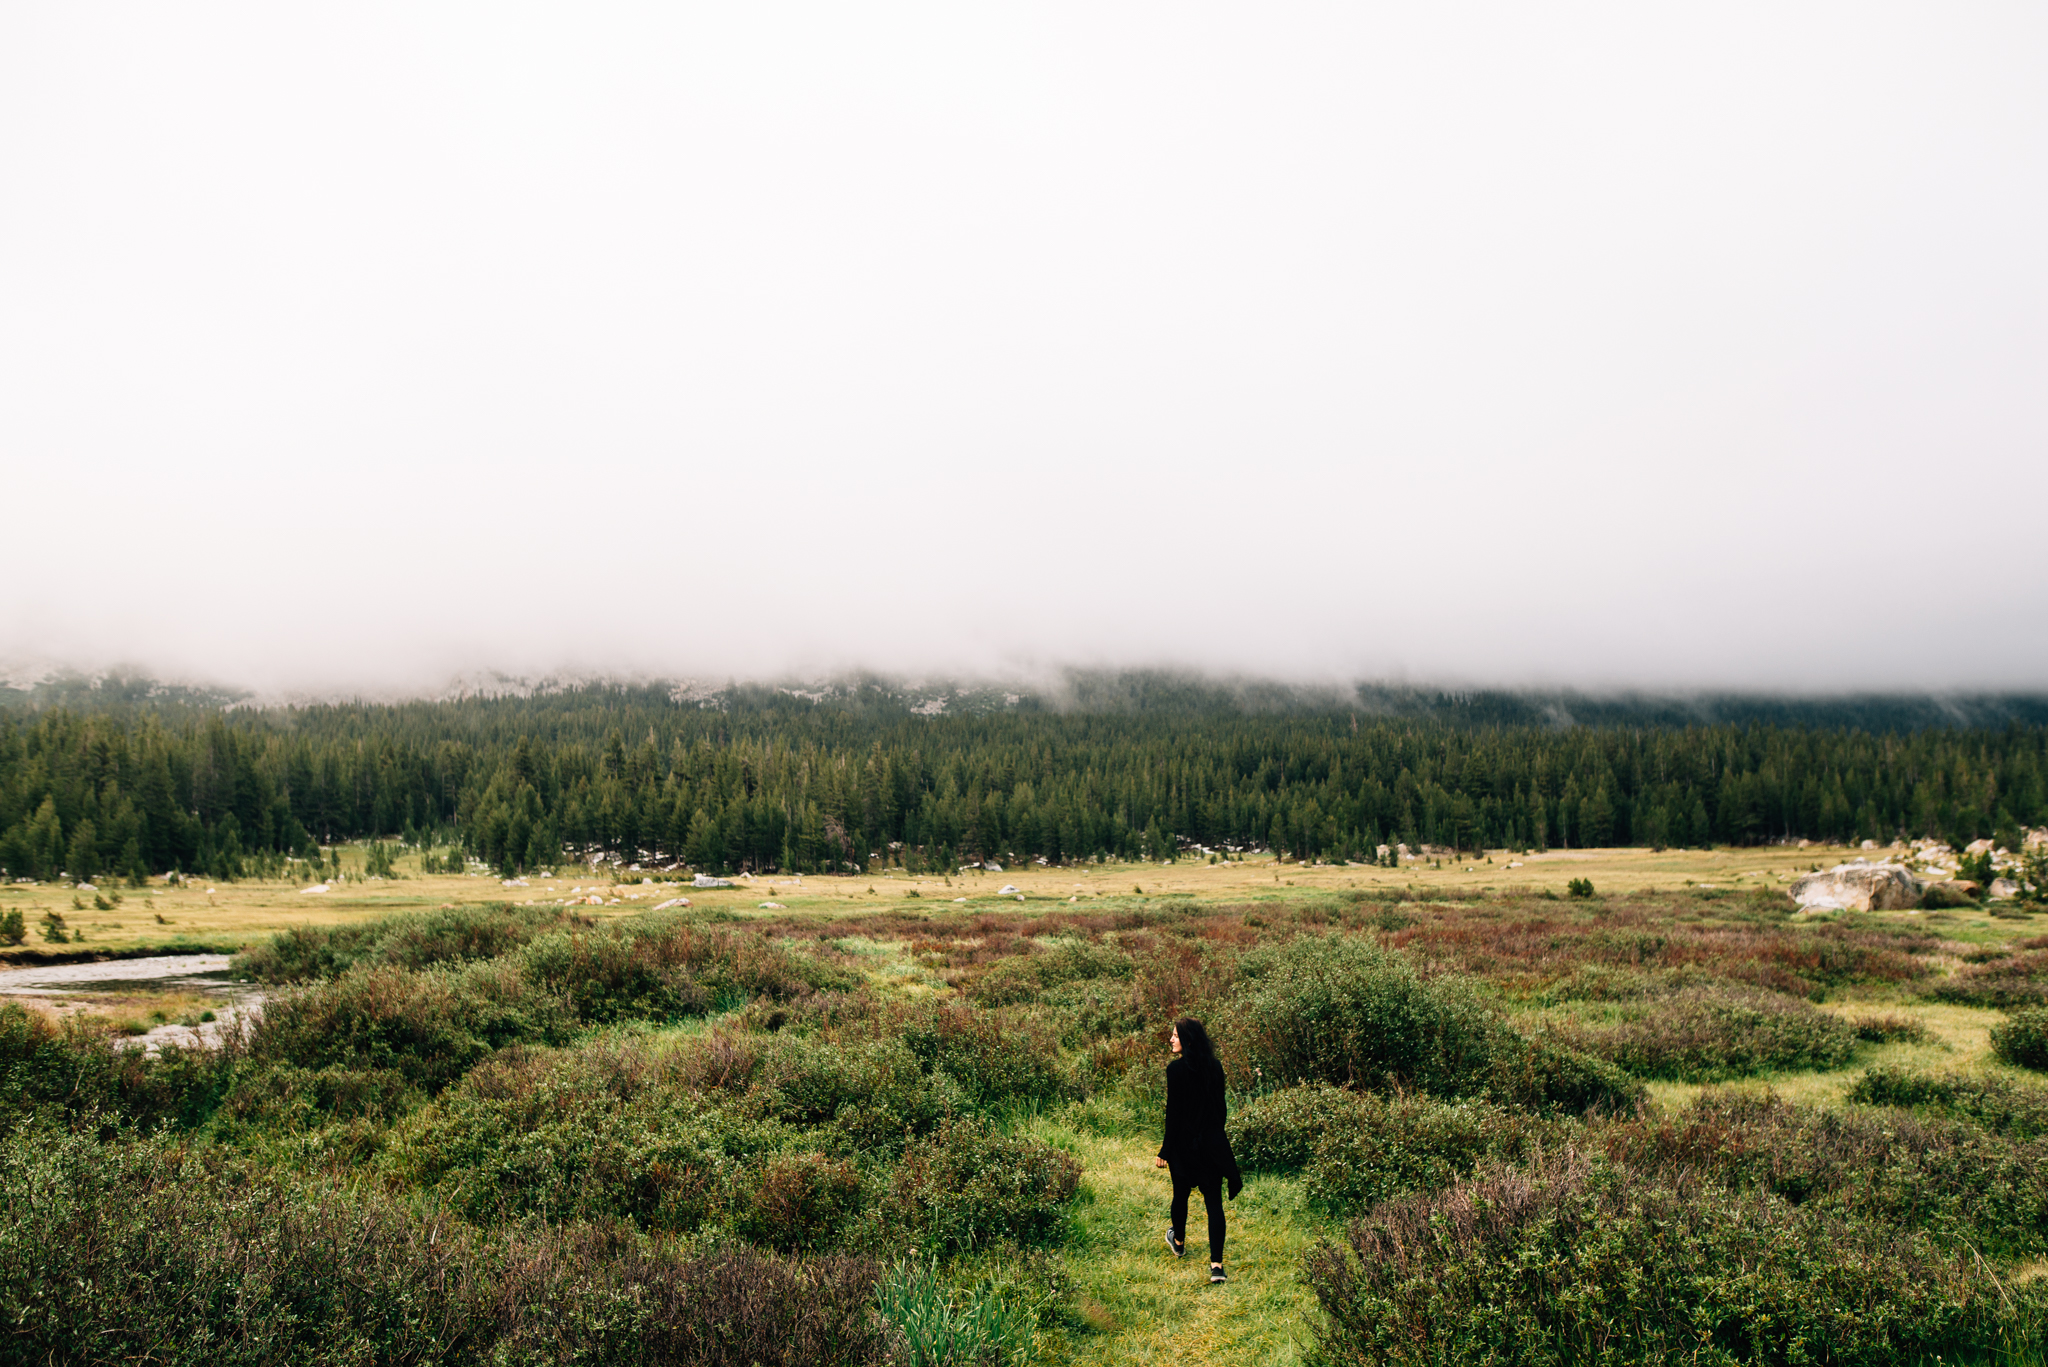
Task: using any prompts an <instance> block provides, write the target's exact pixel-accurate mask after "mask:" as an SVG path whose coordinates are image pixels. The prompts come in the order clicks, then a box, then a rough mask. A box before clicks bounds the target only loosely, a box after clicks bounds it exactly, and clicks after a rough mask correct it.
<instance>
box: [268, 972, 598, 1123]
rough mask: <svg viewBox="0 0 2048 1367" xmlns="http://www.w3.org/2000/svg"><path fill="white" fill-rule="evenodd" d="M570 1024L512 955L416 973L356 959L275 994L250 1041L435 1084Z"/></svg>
mask: <svg viewBox="0 0 2048 1367" xmlns="http://www.w3.org/2000/svg"><path fill="white" fill-rule="evenodd" d="M572 1025H573V1022H572V1020H571V1019H570V1017H569V1013H568V1010H567V1008H566V1006H565V1004H564V1003H563V1002H562V1000H561V999H560V998H559V997H556V996H554V995H552V994H550V993H547V992H544V991H541V990H539V989H537V988H535V987H533V986H532V985H530V984H529V983H527V982H526V981H525V980H524V979H522V978H521V977H520V976H519V974H518V972H517V971H516V970H515V969H514V968H513V966H512V965H510V964H507V963H503V962H486V963H479V964H471V965H468V966H467V967H463V968H440V969H428V970H426V971H424V972H418V973H415V972H412V971H410V970H408V969H403V968H392V967H357V968H353V969H350V970H349V971H348V972H346V973H343V974H342V975H341V976H340V977H338V978H334V979H331V980H329V981H326V982H321V983H316V984H314V985H313V986H311V987H305V988H300V989H297V990H295V991H291V992H285V993H280V994H278V995H277V996H274V997H272V998H271V999H270V1000H269V1001H268V1002H266V1003H265V1004H264V1009H263V1015H262V1017H261V1018H260V1019H259V1020H258V1021H257V1023H256V1025H255V1027H254V1029H253V1030H252V1031H251V1034H250V1049H251V1052H252V1054H253V1055H254V1056H255V1057H256V1058H257V1059H258V1060H260V1061H265V1062H276V1063H289V1064H295V1065H297V1066H299V1067H301V1068H326V1067H341V1068H351V1069H363V1068H369V1069H395V1070H397V1071H398V1072H399V1073H401V1074H403V1075H404V1077H405V1079H406V1080H407V1081H408V1082H410V1083H412V1084H413V1085H415V1086H418V1087H421V1088H423V1089H425V1090H427V1091H429V1092H434V1091H438V1090H440V1089H441V1088H442V1087H445V1086H447V1085H448V1084H449V1083H451V1082H453V1081H455V1079H456V1078H458V1077H460V1076H462V1074H463V1073H464V1072H466V1071H468V1070H469V1068H471V1067H472V1066H474V1065H475V1064H476V1063H477V1062H478V1061H479V1060H481V1059H483V1058H484V1057H485V1056H487V1055H488V1054H490V1052H491V1051H492V1050H494V1049H498V1048H501V1047H503V1046H504V1045H507V1044H512V1043H518V1042H547V1043H560V1042H562V1041H563V1040H565V1039H566V1038H567V1037H568V1033H569V1031H570V1029H571V1027H572Z"/></svg>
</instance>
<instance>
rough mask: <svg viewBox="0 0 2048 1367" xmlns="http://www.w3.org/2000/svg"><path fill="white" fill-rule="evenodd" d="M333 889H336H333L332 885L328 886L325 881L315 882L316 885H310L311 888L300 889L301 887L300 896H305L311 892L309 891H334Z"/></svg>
mask: <svg viewBox="0 0 2048 1367" xmlns="http://www.w3.org/2000/svg"><path fill="white" fill-rule="evenodd" d="M333 891H334V889H333V888H330V887H328V886H327V885H326V884H325V883H315V884H314V885H313V886H312V887H310V888H300V889H299V896H301V897H304V896H305V895H306V894H307V893H309V892H333Z"/></svg>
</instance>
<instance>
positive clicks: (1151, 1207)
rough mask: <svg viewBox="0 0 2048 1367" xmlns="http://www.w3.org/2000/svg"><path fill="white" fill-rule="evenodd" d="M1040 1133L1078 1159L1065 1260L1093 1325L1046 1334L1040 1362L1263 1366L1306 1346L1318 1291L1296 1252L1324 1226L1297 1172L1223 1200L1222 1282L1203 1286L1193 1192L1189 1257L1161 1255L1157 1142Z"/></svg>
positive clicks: (1062, 1365)
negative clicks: (1078, 1184) (1077, 1194)
mask: <svg viewBox="0 0 2048 1367" xmlns="http://www.w3.org/2000/svg"><path fill="white" fill-rule="evenodd" d="M1041 1137H1042V1138H1045V1139H1047V1140H1049V1141H1051V1142H1053V1143H1057V1144H1059V1145H1060V1146H1061V1147H1062V1148H1065V1149H1066V1150H1068V1151H1069V1152H1070V1153H1072V1154H1074V1156H1075V1157H1077V1158H1078V1159H1080V1160H1081V1163H1082V1165H1083V1176H1082V1189H1081V1199H1080V1202H1079V1204H1078V1207H1077V1210H1076V1214H1075V1220H1074V1225H1075V1232H1074V1236H1073V1237H1072V1238H1071V1239H1070V1240H1069V1241H1068V1243H1067V1248H1066V1254H1067V1268H1068V1271H1069V1273H1070V1274H1071V1275H1072V1276H1073V1278H1074V1281H1075V1284H1076V1286H1077V1288H1078V1291H1079V1299H1080V1303H1081V1307H1082V1313H1083V1315H1084V1316H1085V1317H1086V1318H1087V1320H1088V1321H1089V1323H1090V1325H1091V1326H1092V1327H1091V1329H1090V1330H1088V1331H1083V1332H1078V1333H1059V1332H1055V1333H1053V1334H1049V1335H1047V1336H1046V1338H1045V1339H1044V1340H1043V1341H1042V1343H1041V1347H1042V1350H1043V1351H1042V1355H1041V1359H1040V1360H1041V1361H1043V1362H1046V1363H1050V1364H1058V1365H1059V1367H1066V1365H1067V1364H1075V1365H1076V1367H1080V1365H1082V1364H1097V1363H1101V1364H1110V1363H1117V1364H1133V1363H1134V1364H1151V1363H1157V1364H1167V1363H1174V1364H1185V1363H1190V1362H1200V1363H1207V1364H1216V1365H1217V1367H1223V1365H1224V1364H1235V1363H1244V1364H1252V1363H1257V1364H1261V1367H1294V1364H1297V1363H1299V1362H1300V1361H1301V1360H1302V1356H1303V1352H1304V1350H1305V1349H1306V1348H1307V1347H1308V1344H1309V1338H1310V1331H1309V1326H1310V1324H1311V1322H1312V1318H1311V1317H1312V1316H1313V1315H1314V1314H1315V1297H1314V1296H1313V1295H1312V1294H1311V1293H1310V1291H1309V1290H1308V1287H1307V1286H1306V1285H1305V1284H1304V1283H1303V1281H1302V1278H1301V1256H1302V1254H1303V1253H1304V1252H1305V1251H1306V1250H1307V1248H1308V1245H1309V1244H1310V1243H1311V1242H1312V1241H1313V1240H1314V1238H1315V1237H1316V1235H1317V1234H1319V1233H1321V1232H1323V1230H1324V1229H1325V1228H1326V1227H1327V1226H1326V1224H1325V1222H1324V1221H1323V1220H1322V1219H1321V1218H1320V1217H1318V1216H1316V1215H1315V1214H1314V1213H1313V1212H1311V1211H1310V1210H1308V1209H1307V1208H1306V1207H1305V1206H1304V1204H1303V1202H1302V1193H1301V1182H1300V1180H1299V1179H1297V1178H1276V1177H1267V1176H1256V1177H1253V1178H1251V1179H1249V1180H1247V1181H1246V1183H1245V1187H1244V1191H1243V1193H1242V1194H1241V1195H1240V1196H1239V1197H1238V1199H1237V1200H1236V1201H1234V1202H1231V1203H1230V1206H1229V1218H1230V1230H1229V1240H1228V1243H1227V1245H1226V1249H1225V1258H1226V1261H1227V1262H1228V1265H1229V1269H1230V1281H1229V1282H1228V1283H1226V1284H1225V1285H1223V1286H1211V1285H1209V1266H1208V1251H1207V1246H1206V1238H1207V1236H1206V1234H1205V1232H1204V1231H1205V1229H1206V1226H1205V1224H1204V1223H1203V1220H1204V1217H1203V1214H1202V1198H1201V1197H1200V1195H1196V1196H1195V1197H1194V1199H1193V1203H1192V1209H1191V1210H1190V1211H1189V1212H1188V1225H1189V1229H1188V1234H1189V1238H1188V1255H1187V1257H1186V1258H1185V1259H1183V1260H1181V1261H1178V1262H1176V1261H1175V1260H1174V1259H1173V1257H1172V1255H1171V1254H1169V1253H1168V1252H1167V1251H1166V1242H1165V1233H1166V1225H1167V1204H1168V1201H1169V1200H1170V1198H1171V1197H1172V1194H1173V1193H1172V1188H1171V1187H1170V1185H1169V1184H1168V1182H1167V1178H1166V1172H1165V1170H1164V1169H1160V1168H1155V1167H1153V1166H1152V1156H1153V1153H1154V1151H1155V1150H1156V1149H1157V1147H1158V1146H1157V1144H1156V1142H1153V1141H1148V1140H1145V1139H1138V1138H1131V1137H1124V1136H1117V1137H1108V1138H1105V1137H1102V1136H1097V1135H1090V1134H1077V1133H1076V1132H1074V1131H1073V1130H1071V1129H1068V1128H1067V1127H1065V1126H1062V1125H1047V1126H1045V1127H1044V1129H1043V1130H1042V1131H1041Z"/></svg>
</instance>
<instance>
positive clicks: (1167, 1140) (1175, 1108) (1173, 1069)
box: [1155, 1059, 1188, 1168]
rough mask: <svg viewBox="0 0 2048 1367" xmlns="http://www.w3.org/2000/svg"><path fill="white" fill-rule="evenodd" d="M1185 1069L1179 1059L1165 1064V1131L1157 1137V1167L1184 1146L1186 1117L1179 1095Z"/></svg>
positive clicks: (1184, 1106)
mask: <svg viewBox="0 0 2048 1367" xmlns="http://www.w3.org/2000/svg"><path fill="white" fill-rule="evenodd" d="M1186 1071H1187V1070H1186V1068H1184V1067H1183V1066H1182V1063H1181V1060H1179V1059H1175V1060H1174V1061H1173V1062H1171V1063H1169V1064H1167V1065H1166V1126H1165V1131H1166V1132H1165V1133H1164V1134H1163V1135H1161V1136H1160V1139H1159V1161H1158V1162H1157V1163H1156V1164H1155V1166H1157V1167H1162V1168H1163V1167H1165V1166H1166V1165H1167V1164H1168V1163H1169V1162H1171V1161H1172V1160H1173V1156H1174V1154H1176V1153H1178V1152H1179V1151H1180V1150H1181V1149H1182V1148H1183V1147H1185V1145H1184V1142H1183V1141H1184V1140H1185V1139H1186V1136H1185V1135H1184V1134H1183V1133H1182V1131H1183V1130H1185V1129H1186V1128H1187V1121H1188V1117H1187V1104H1186V1100H1185V1098H1183V1097H1182V1096H1181V1091H1182V1086H1181V1075H1182V1074H1183V1073H1185V1072H1186Z"/></svg>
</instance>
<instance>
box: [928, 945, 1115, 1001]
mask: <svg viewBox="0 0 2048 1367" xmlns="http://www.w3.org/2000/svg"><path fill="white" fill-rule="evenodd" d="M1135 971H1136V969H1135V966H1134V965H1133V963H1132V961H1131V956H1130V955H1128V954H1126V953H1124V952H1123V951H1121V950H1119V949H1115V948H1112V947H1110V946H1108V945H1097V944H1090V943H1088V942H1087V941H1085V940H1065V941H1061V942H1059V943H1057V944H1054V945H1051V946H1049V947H1047V948H1044V949H1040V950H1038V951H1036V952H1034V953H1030V954H1013V955H1010V956H1008V957H1006V958H1002V959H998V960H996V961H995V963H993V964H991V965H990V966H989V968H988V970H987V971H986V972H984V973H983V974H982V975H981V976H980V977H979V978H977V979H975V980H974V982H973V984H972V985H971V986H970V987H969V989H968V995H969V996H971V997H972V998H973V999H974V1000H975V1001H977V1002H979V1003H981V1004H982V1005H984V1006H1008V1005H1013V1004H1016V1003H1021V1002H1029V1001H1036V1000H1039V999H1040V997H1041V995H1042V994H1043V993H1044V992H1045V991H1046V990H1047V989H1048V988H1056V987H1062V986H1065V985H1067V984H1070V983H1078V982H1096V981H1100V980H1104V979H1107V980H1110V981H1114V982H1124V981H1128V980H1129V979H1130V978H1131V976H1132V975H1133V973H1134V972H1135Z"/></svg>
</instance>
